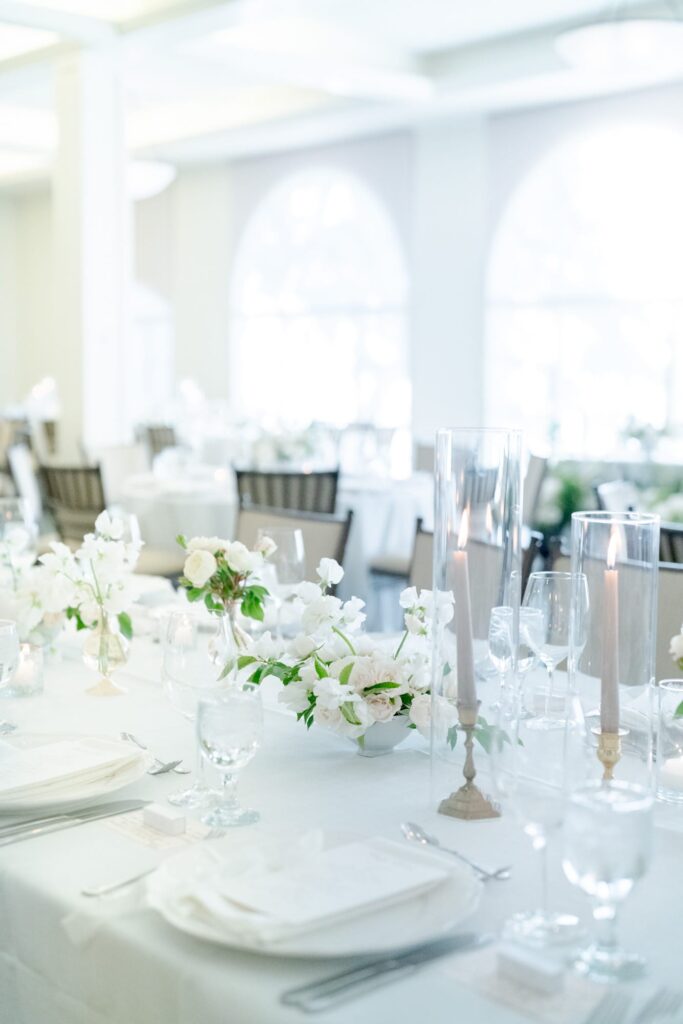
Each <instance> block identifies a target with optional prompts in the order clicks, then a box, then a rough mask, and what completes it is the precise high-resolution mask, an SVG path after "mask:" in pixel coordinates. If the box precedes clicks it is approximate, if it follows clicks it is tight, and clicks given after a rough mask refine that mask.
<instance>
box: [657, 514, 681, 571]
mask: <svg viewBox="0 0 683 1024" xmlns="http://www.w3.org/2000/svg"><path fill="white" fill-rule="evenodd" d="M659 560H660V562H676V563H677V564H679V565H680V564H681V563H682V562H683V525H681V526H679V525H675V524H674V523H662V525H661V527H660V529H659Z"/></svg>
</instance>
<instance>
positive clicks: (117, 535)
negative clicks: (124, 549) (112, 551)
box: [95, 509, 123, 540]
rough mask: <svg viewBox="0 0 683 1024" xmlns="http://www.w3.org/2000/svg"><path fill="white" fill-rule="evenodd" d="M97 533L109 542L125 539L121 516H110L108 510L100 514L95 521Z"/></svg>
mask: <svg viewBox="0 0 683 1024" xmlns="http://www.w3.org/2000/svg"><path fill="white" fill-rule="evenodd" d="M95 533H97V534H99V536H100V537H106V538H107V539H108V540H121V538H122V537H123V520H122V519H121V518H120V517H119V516H110V515H109V513H108V512H107V510H106V509H105V510H104V512H100V514H99V515H98V517H97V519H96V520H95Z"/></svg>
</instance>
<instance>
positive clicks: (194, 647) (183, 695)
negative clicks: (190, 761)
mask: <svg viewBox="0 0 683 1024" xmlns="http://www.w3.org/2000/svg"><path fill="white" fill-rule="evenodd" d="M162 679H163V683H164V689H165V691H166V695H167V696H168V698H169V700H170V702H171V704H172V705H173V707H174V708H175V710H176V711H178V712H179V713H180V714H181V715H182V716H183V718H186V719H187V720H188V721H189V722H194V721H195V720H196V717H197V704H198V702H199V700H200V698H201V697H202V696H203V695H205V694H206V693H209V692H212V691H214V690H217V689H218V688H219V687H220V686H221V685H222V683H221V682H220V680H218V679H217V678H216V671H215V668H214V666H213V665H212V664H211V662H210V661H209V659H208V657H207V653H206V651H205V650H203V649H202V648H201V646H200V644H199V641H198V634H197V622H196V620H195V618H194V617H193V616H192V615H188V614H187V612H172V613H171V614H170V615H169V616H168V619H167V621H166V627H165V630H164V632H163V667H162ZM203 768H204V762H203V761H202V759H201V757H199V755H197V778H196V780H195V781H194V782H193V784H192V785H191V786H189V787H187V788H185V789H182V790H180V791H179V792H177V793H172V794H171V795H170V796H169V797H168V801H169V803H171V804H174V805H175V806H176V807H202V806H204V804H205V803H206V801H207V800H208V798H209V795H210V793H211V790H210V788H209V787H208V786H207V785H206V782H205V780H204V771H203Z"/></svg>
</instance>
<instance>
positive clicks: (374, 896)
mask: <svg viewBox="0 0 683 1024" xmlns="http://www.w3.org/2000/svg"><path fill="white" fill-rule="evenodd" d="M420 853H421V854H422V855H421V856H416V855H415V851H413V850H410V849H409V848H407V847H405V846H403V845H401V844H400V843H394V842H392V841H390V840H388V839H381V838H374V839H366V840H360V841H357V842H352V843H347V844H345V845H341V846H333V847H328V848H325V847H324V837H323V835H322V833H321V832H319V831H316V832H309V833H306V834H305V835H304V836H303V837H301V838H300V839H299V840H296V841H294V842H291V841H290V842H286V841H279V842H274V843H273V842H271V843H270V844H265V845H263V846H260V847H259V848H258V849H256V848H254V847H251V848H250V849H241V850H238V851H235V850H229V851H225V852H224V853H223V855H222V856H221V855H220V854H218V853H217V851H216V849H215V847H214V848H213V849H212V850H211V851H208V850H207V851H202V856H201V860H200V861H199V862H198V861H194V862H193V867H192V870H190V871H189V872H187V873H185V874H183V873H182V872H180V873H178V874H176V875H175V878H174V880H173V881H172V882H171V881H170V879H171V877H173V875H172V873H169V874H164V872H163V870H162V873H161V877H159V876H156V877H154V878H152V879H151V880H150V884H149V890H148V897H149V900H150V903H151V904H152V906H158V907H159V909H162V904H165V903H166V904H167V901H168V899H169V898H170V900H171V902H172V904H173V907H174V909H175V911H176V912H180V913H182V914H183V915H185V916H188V917H195V916H198V917H200V918H202V919H203V920H204V921H205V922H207V923H208V924H210V925H211V926H212V928H213V929H215V930H217V931H219V932H220V933H221V934H222V935H224V936H225V937H226V939H228V940H230V939H234V940H236V941H239V940H244V939H247V940H248V941H250V942H251V943H253V944H257V945H265V944H269V943H272V942H277V941H282V940H284V939H287V938H290V937H293V936H296V935H300V934H302V933H304V932H308V931H312V930H314V929H318V928H322V927H328V926H329V925H331V924H336V923H337V922H339V921H341V920H344V919H348V918H350V917H354V916H356V915H359V914H363V913H366V912H368V911H371V910H377V909H379V908H380V907H385V906H388V905H390V904H393V903H397V902H399V901H401V900H407V899H409V898H411V897H414V896H416V895H418V894H420V893H422V892H426V891H427V890H429V889H431V888H433V887H434V886H436V885H438V884H439V883H441V882H442V881H444V880H445V879H446V878H447V877H448V871H447V869H446V868H445V867H443V866H442V865H441V864H439V863H438V862H437V861H436V860H432V859H430V858H428V857H427V856H425V855H424V853H423V852H422V851H420ZM169 885H170V887H171V888H172V891H169Z"/></svg>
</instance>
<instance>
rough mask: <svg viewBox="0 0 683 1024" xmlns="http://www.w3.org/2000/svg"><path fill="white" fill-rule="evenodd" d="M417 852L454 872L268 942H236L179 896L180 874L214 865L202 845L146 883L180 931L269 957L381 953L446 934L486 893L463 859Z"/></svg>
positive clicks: (153, 901)
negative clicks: (392, 899) (419, 889)
mask: <svg viewBox="0 0 683 1024" xmlns="http://www.w3.org/2000/svg"><path fill="white" fill-rule="evenodd" d="M241 838H242V837H241V836H240V837H239V839H238V836H237V834H231V835H230V836H228V837H227V838H226V839H223V840H221V841H215V840H214V841H213V842H212V843H211V846H212V847H213V848H214V850H215V851H216V852H218V851H220V847H221V845H223V844H225V843H231V842H235V841H240V839H241ZM350 838H351V837H349V836H348V835H347V836H345V837H343V838H342V837H340V836H335V837H330V836H327V835H326V837H325V841H326V844H327V845H329V846H335V845H339V844H340V843H342V842H349V841H350ZM354 838H357V837H354ZM251 841H252V842H254V843H255V844H258V841H259V840H258V837H257V835H256V834H252V837H251ZM411 852H413V853H414V855H415V857H416V858H420V859H423V858H424V859H426V860H427V861H431V862H432V863H435V864H437V865H438V867H439V868H441V869H445V870H446V871H447V872H448V874H447V877H446V878H445V880H444V881H443V882H439V883H438V884H437V885H436V886H434V887H433V888H432V889H430V890H428V891H427V892H422V893H420V894H418V895H414V896H407V897H406V898H405V899H404V900H401V901H396V902H394V903H392V904H390V905H384V906H382V907H377V908H374V909H368V910H367V911H366V912H364V913H358V914H355V915H354V916H353V917H348V918H346V919H342V920H336V921H334V922H330V924H329V925H326V926H322V927H319V928H315V929H311V930H310V931H307V932H304V933H299V934H297V935H295V936H291V937H288V938H287V939H279V940H276V941H269V942H263V941H256V940H254V939H253V938H252V937H251V936H243V937H241V938H240V939H239V940H237V939H236V938H235V936H234V935H231V934H228V933H227V932H225V931H223V930H222V929H221V928H220V925H219V924H218V923H217V922H216V921H214V920H211V919H209V918H208V917H207V916H203V915H202V914H201V913H200V912H199V911H198V912H197V913H194V912H191V911H190V910H189V909H188V906H187V904H186V902H184V901H181V900H180V899H179V898H178V894H177V884H178V880H179V879H183V878H186V877H187V874H188V873H189V874H196V875H197V876H198V877H201V875H202V872H203V870H205V869H206V870H210V869H211V868H213V869H214V870H215V859H214V857H213V856H212V855H211V853H210V851H209V850H207V848H206V846H203V845H202V844H199V845H198V846H196V847H193V848H191V849H189V850H185V851H183V852H182V853H179V854H177V855H176V856H174V857H171V858H169V859H168V860H166V861H164V862H163V863H162V864H161V865H160V866H159V868H158V869H157V870H156V871H155V872H154V874H153V875H151V876H150V878H149V879H148V881H147V900H148V903H149V905H150V906H152V907H154V909H155V910H157V911H158V912H159V913H160V914H161V916H162V917H163V918H164V920H165V921H167V923H168V924H170V925H172V926H173V927H174V928H177V929H179V931H181V932H184V933H185V934H187V935H192V936H194V938H197V939H203V940H204V941H207V942H212V943H217V944H218V945H221V946H227V947H229V948H232V949H242V950H246V951H248V952H252V953H260V954H262V955H264V956H284V957H306V958H315V959H326V958H331V957H332V958H333V957H351V956H373V955H381V954H383V953H390V952H394V951H397V950H399V949H401V948H403V947H405V946H412V945H416V944H418V943H422V942H429V941H431V940H433V939H438V938H440V937H442V936H443V935H446V934H448V933H449V932H451V931H453V929H454V928H455V927H456V926H457V925H459V924H460V923H461V922H462V921H463V920H465V918H467V917H469V916H470V915H471V914H473V913H474V911H475V910H476V908H477V906H478V904H479V900H480V898H481V893H482V889H483V886H482V883H481V882H480V881H479V880H478V879H477V878H476V876H475V875H474V873H473V872H472V871H471V870H470V869H469V868H468V867H466V866H465V865H461V864H459V863H458V862H457V861H455V860H454V859H453V858H446V856H445V855H443V854H439V853H436V852H432V851H431V850H430V851H427V850H422V849H419V850H418V849H416V850H414V851H411Z"/></svg>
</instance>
